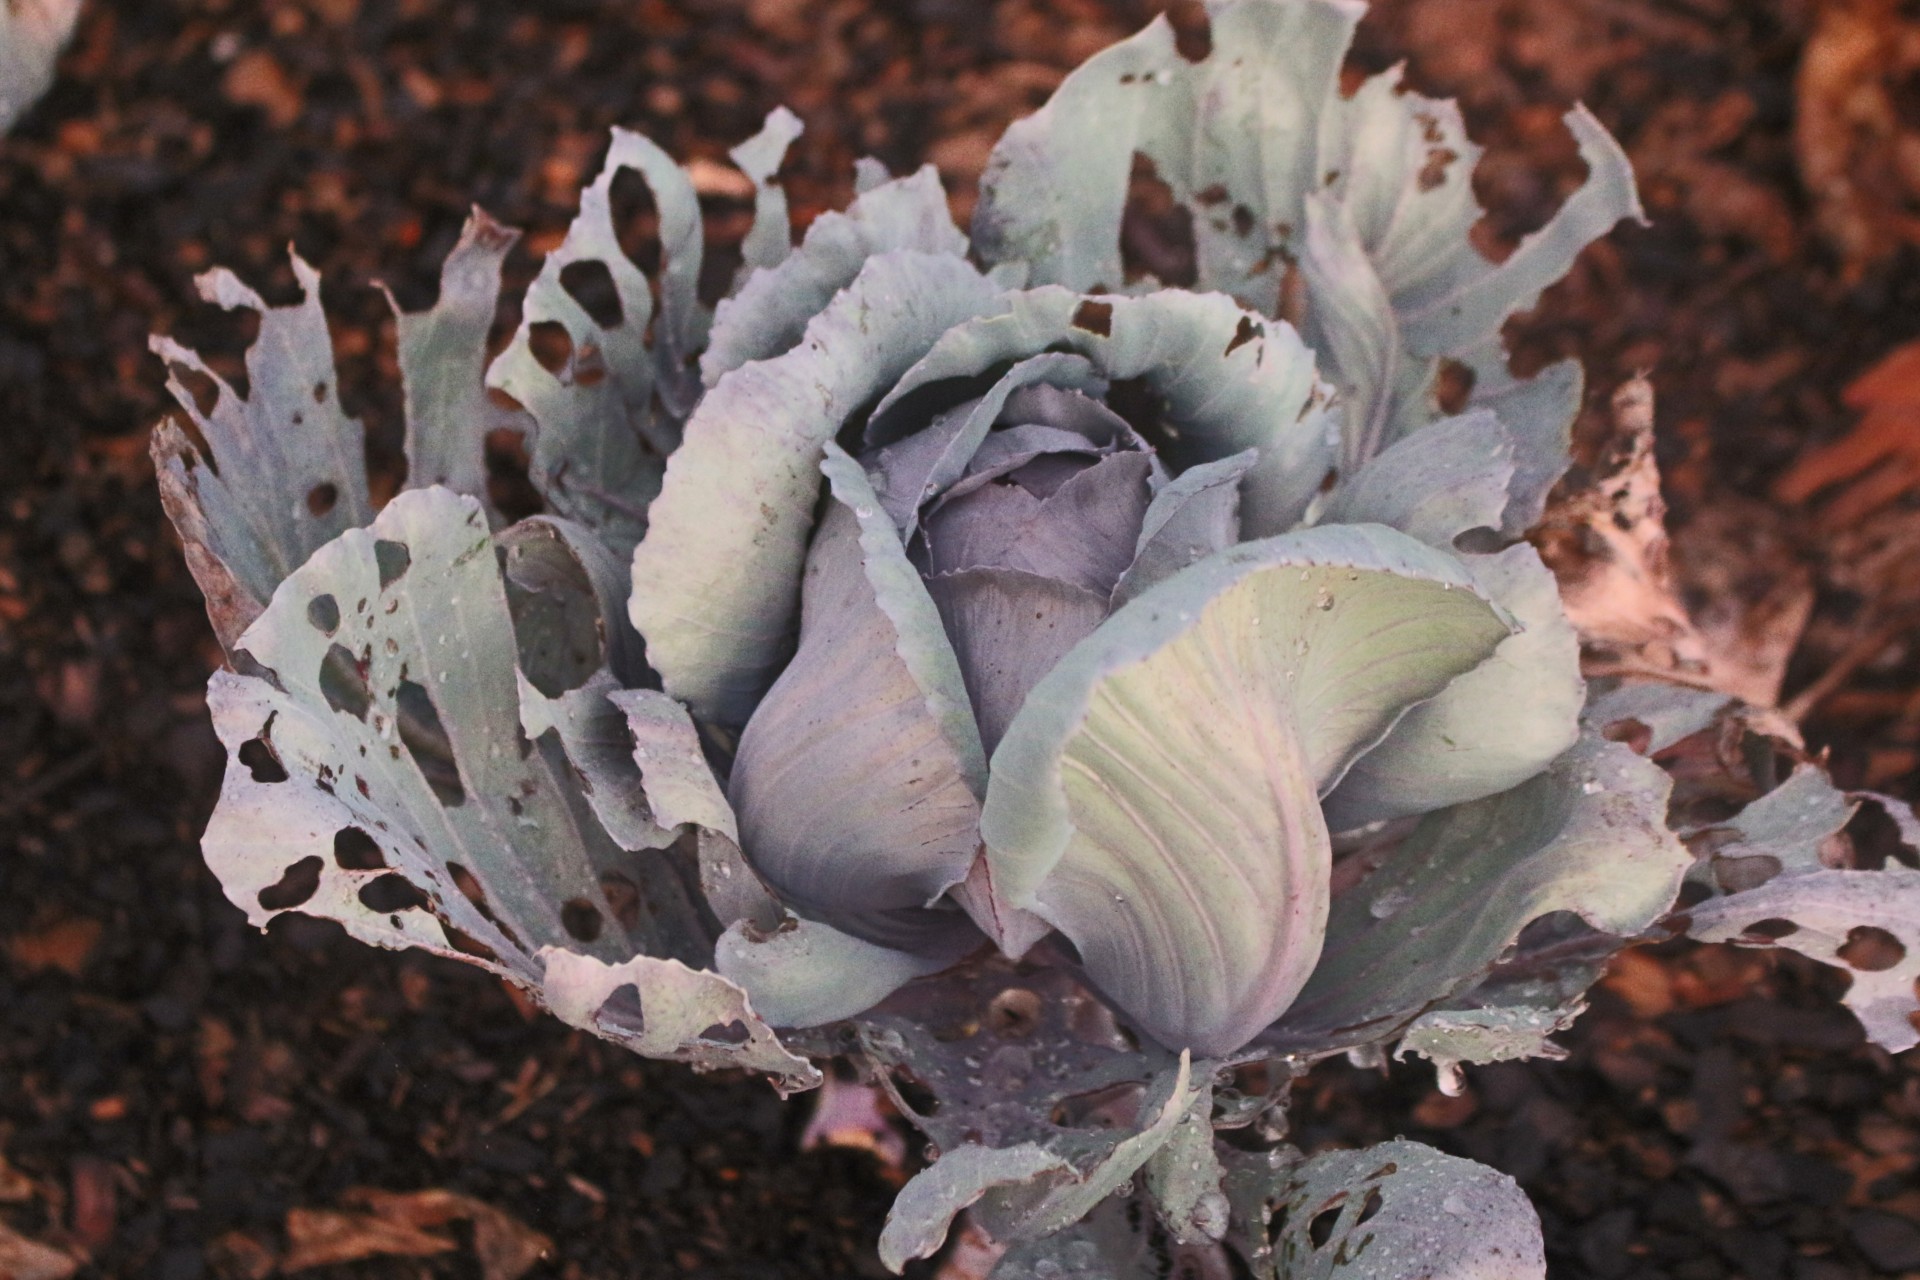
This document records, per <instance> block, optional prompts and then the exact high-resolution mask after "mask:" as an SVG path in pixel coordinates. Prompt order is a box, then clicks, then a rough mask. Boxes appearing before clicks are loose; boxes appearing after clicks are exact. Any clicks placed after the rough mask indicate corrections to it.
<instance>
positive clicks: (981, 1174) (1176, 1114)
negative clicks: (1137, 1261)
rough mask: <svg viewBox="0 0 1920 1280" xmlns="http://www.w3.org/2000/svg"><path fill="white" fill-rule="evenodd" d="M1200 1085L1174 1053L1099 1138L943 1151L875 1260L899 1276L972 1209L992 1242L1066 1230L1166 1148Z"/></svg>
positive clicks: (914, 1186)
mask: <svg viewBox="0 0 1920 1280" xmlns="http://www.w3.org/2000/svg"><path fill="white" fill-rule="evenodd" d="M1196 1077H1197V1078H1196ZM1206 1077H1207V1073H1206V1072H1205V1071H1195V1070H1194V1068H1193V1064H1191V1063H1190V1061H1189V1059H1188V1056H1187V1055H1186V1054H1184V1053H1183V1054H1182V1055H1181V1056H1180V1061H1179V1064H1178V1065H1177V1066H1175V1067H1174V1068H1173V1069H1171V1070H1169V1071H1166V1072H1164V1073H1162V1074H1161V1075H1160V1076H1159V1077H1158V1078H1157V1079H1155V1080H1154V1082H1153V1084H1152V1085H1151V1086H1150V1087H1149V1088H1148V1090H1147V1093H1146V1096H1145V1097H1144V1098H1143V1099H1142V1102H1141V1107H1140V1116H1139V1120H1138V1122H1137V1124H1136V1125H1135V1126H1133V1127H1132V1128H1131V1129H1130V1131H1129V1130H1123V1131H1120V1132H1109V1133H1108V1134H1107V1135H1106V1136H1105V1138H1104V1140H1100V1141H1095V1142H1091V1143H1072V1142H1070V1141H1057V1142H1053V1143H1042V1142H1025V1143H1021V1144H1019V1145H1018V1146H1013V1147H988V1146H983V1145H980V1144H978V1143H968V1144H965V1145H962V1146H958V1147H955V1148H954V1149H952V1150H950V1151H948V1152H946V1153H945V1154H944V1155H942V1156H941V1157H940V1158H939V1159H938V1160H936V1161H935V1162H934V1163H933V1165H932V1166H931V1167H929V1168H927V1169H925V1170H923V1171H922V1172H921V1173H919V1174H917V1175H915V1177H914V1179H913V1180H912V1181H911V1182H909V1183H908V1184H907V1185H906V1187H905V1188H904V1189H903V1190H902V1191H901V1192H900V1196H899V1198H898V1199H896V1200H895V1201H894V1204H893V1208H892V1209H891V1210H889V1211H888V1213H887V1225H886V1227H885V1229H884V1230H883V1231H882V1232H881V1234H880V1260H881V1261H882V1262H883V1263H885V1264H886V1266H887V1267H888V1268H889V1269H890V1270H892V1271H895V1272H898V1271H900V1270H901V1269H902V1268H903V1267H904V1266H905V1265H906V1264H907V1263H908V1262H909V1261H911V1260H912V1259H914V1258H924V1257H928V1256H930V1255H931V1254H933V1253H934V1252H935V1251H936V1250H938V1249H939V1247H940V1245H941V1242H942V1241H943V1240H945V1239H946V1235H947V1229H948V1227H949V1226H950V1225H951V1224H952V1221H953V1218H954V1216H955V1215H956V1214H958V1213H959V1212H960V1211H961V1210H962V1209H965V1208H967V1207H968V1206H970V1205H978V1208H977V1209H976V1212H977V1213H978V1214H979V1215H980V1217H981V1220H982V1223H983V1225H984V1226H985V1227H986V1228H987V1231H988V1232H989V1234H991V1235H992V1236H994V1238H996V1239H999V1240H1010V1241H1011V1240H1032V1239H1037V1238H1040V1237H1042V1236H1047V1235H1051V1234H1052V1233H1053V1232H1056V1231H1060V1230H1062V1229H1064V1228H1066V1227H1069V1226H1071V1225H1072V1224H1073V1223H1075V1222H1078V1221H1079V1220H1080V1219H1081V1218H1083V1217H1085V1216H1086V1215H1087V1214H1088V1213H1090V1212H1091V1211H1092V1210H1093V1209H1094V1207H1095V1206H1097V1205H1098V1204H1099V1203H1100V1202H1101V1201H1102V1200H1104V1199H1106V1198H1107V1197H1108V1196H1109V1195H1111V1194H1112V1193H1113V1192H1114V1190H1115V1189H1117V1188H1118V1187H1119V1186H1120V1184H1121V1183H1123V1182H1125V1181H1127V1180H1128V1179H1129V1178H1131V1177H1133V1175H1134V1174H1135V1173H1137V1172H1138V1171H1139V1170H1140V1168H1141V1166H1143V1165H1145V1164H1146V1162H1147V1161H1148V1160H1149V1159H1150V1158H1151V1157H1152V1156H1153V1154H1154V1153H1155V1152H1156V1151H1158V1150H1160V1149H1161V1148H1162V1147H1163V1146H1165V1145H1166V1143H1167V1141H1168V1139H1169V1138H1171V1137H1172V1136H1173V1133H1174V1131H1175V1129H1176V1128H1177V1127H1178V1126H1179V1124H1180V1122H1181V1120H1182V1119H1183V1118H1184V1117H1185V1116H1186V1115H1187V1114H1188V1113H1189V1112H1190V1111H1192V1109H1193V1108H1194V1106H1195V1103H1196V1100H1197V1099H1198V1098H1199V1097H1200V1096H1203V1095H1204V1094H1206V1093H1207V1092H1208V1083H1207V1078H1206ZM1076 1147H1077V1148H1079V1149H1076Z"/></svg>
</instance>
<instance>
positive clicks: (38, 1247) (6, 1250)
mask: <svg viewBox="0 0 1920 1280" xmlns="http://www.w3.org/2000/svg"><path fill="white" fill-rule="evenodd" d="M79 1269H80V1263H79V1260H78V1259H76V1258H74V1257H73V1256H72V1255H70V1254H66V1253H62V1252H61V1251H60V1250H58V1249H52V1248H48V1247H47V1246H46V1245H44V1244H38V1243H36V1242H34V1241H32V1240H29V1239H27V1238H26V1237H25V1236H23V1235H21V1234H19V1233H18V1232H16V1231H14V1230H13V1229H12V1228H10V1227H8V1226H7V1224H6V1223H4V1222H0V1280H67V1277H68V1276H70V1275H72V1274H73V1273H74V1272H76V1271H78V1270H79Z"/></svg>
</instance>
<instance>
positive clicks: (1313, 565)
mask: <svg viewBox="0 0 1920 1280" xmlns="http://www.w3.org/2000/svg"><path fill="white" fill-rule="evenodd" d="M1507 635H1508V626H1507V624H1506V622H1505V621H1504V620H1503V617H1502V615H1501V614H1500V612H1499V611H1498V610H1497V609H1496V608H1495V607H1494V606H1492V605H1490V604H1489V603H1488V602H1487V601H1486V600H1484V599H1483V598H1482V597H1481V596H1480V595H1479V594H1477V593H1476V591H1475V590H1474V588H1473V586H1472V584H1471V583H1470V582H1469V580H1468V578H1467V575H1466V574H1465V573H1464V571H1463V570H1462V569H1461V567H1460V565H1459V563H1458V562H1457V561H1455V560H1453V559H1452V558H1451V557H1448V556H1444V555H1441V554H1439V553H1437V552H1434V551H1432V550H1430V549H1429V548H1427V547H1424V546H1422V545H1421V544H1419V543H1417V542H1414V541H1413V540H1412V539H1410V538H1407V537H1405V536H1404V535H1401V534H1397V533H1394V532H1393V531H1391V530H1387V529H1384V528H1380V527H1378V526H1346V527H1340V528H1324V529H1311V530H1306V531H1304V532H1301V533H1297V534H1291V535H1285V536H1282V537H1279V538H1272V539H1267V540H1265V541H1262V542H1254V543H1245V544H1242V545H1240V546H1237V547H1234V548H1232V549H1230V550H1228V551H1225V552H1222V553H1220V554H1218V555H1216V556H1213V557H1211V558H1209V559H1207V560H1204V561H1201V562H1200V563H1199V564H1196V565H1194V566H1192V567H1190V568H1188V569H1186V570H1183V571H1182V572H1181V573H1178V574H1176V575H1174V576H1173V577H1172V578H1169V579H1167V580H1166V581H1165V582H1163V583H1161V584H1160V585H1159V586H1157V587H1155V588H1153V589H1152V590H1150V591H1148V592H1147V593H1145V594H1144V595H1142V596H1140V597H1139V598H1137V599H1135V600H1134V601H1132V602H1131V603H1130V604H1128V605H1127V606H1126V607H1125V608H1123V609H1121V610H1120V611H1119V612H1118V613H1116V614H1115V615H1114V616H1113V617H1112V618H1111V619H1109V620H1108V622H1107V623H1106V624H1105V625H1104V626H1103V627H1101V628H1100V630H1099V631H1097V632H1095V633H1094V634H1093V635H1092V636H1091V637H1089V638H1088V639H1087V640H1085V641H1083V642H1082V643H1081V644H1080V645H1079V646H1077V647H1076V648H1075V649H1074V650H1073V651H1072V652H1070V653H1069V654H1068V655H1067V656H1066V658H1064V659H1063V660H1062V661H1061V663H1060V665H1059V666H1057V667H1056V668H1055V669H1054V670H1053V672H1051V673H1050V674H1049V675H1048V676H1047V677H1046V678H1045V679H1044V680H1042V681H1041V682H1040V684H1039V685H1038V686H1036V687H1035V688H1034V690H1033V692H1032V693H1031V694H1030V695H1029V696H1028V699H1027V702H1026V705H1025V706H1024V707H1023V708H1022V709H1021V711H1020V714H1019V715H1018V716H1016V717H1015V719H1014V722H1013V724H1012V726H1011V727H1010V728H1009V729H1008V731H1007V735H1006V737H1005V738H1003V739H1002V740H1001V743H1000V746H999V748H998V749H997V750H996V751H995V753H994V757H993V762H992V769H991V773H990V778H989V782H988V788H987V800H986V804H985V807H984V810H983V815H982V822H981V834H982V836H983V837H984V838H985V841H986V845H987V861H988V865H989V867H990V868H991V870H992V874H993V878H994V883H995V886H996V888H997V890H998V892H999V893H1000V894H1001V895H1002V896H1003V898H1004V899H1005V901H1007V902H1008V903H1009V904H1010V905H1012V906H1014V907H1018V908H1023V909H1027V910H1031V911H1032V912H1034V913H1035V914H1037V915H1039V916H1040V917H1041V918H1043V919H1045V920H1047V921H1048V922H1050V923H1052V924H1053V925H1055V926H1056V927H1057V928H1059V929H1060V930H1061V931H1062V932H1063V933H1065V934H1066V935H1067V936H1068V937H1069V938H1070V939H1071V940H1072V941H1073V943H1074V945H1075V946H1076V947H1077V948H1078V949H1079V952H1080V955H1081V957H1082V958H1083V960H1084V962H1085V964H1086V966H1087V971H1088V972H1089V973H1090V974H1091V975H1092V977H1093V979H1094V981H1095V982H1097V983H1098V984H1099V985H1100V986H1101V988H1102V989H1103V990H1104V991H1106V992H1107V994H1108V995H1110V996H1111V997H1112V998H1113V999H1114V1000H1115V1002H1116V1003H1117V1004H1119V1005H1120V1007H1121V1008H1123V1009H1125V1010H1127V1012H1128V1013H1129V1015H1131V1016H1132V1017H1133V1018H1134V1019H1135V1020H1136V1021H1137V1022H1138V1023H1139V1024H1140V1025H1141V1026H1142V1027H1143V1028H1144V1029H1145V1030H1146V1031H1147V1032H1149V1033H1150V1034H1152V1035H1153V1036H1154V1037H1155V1038H1157V1039H1158V1040H1160V1041H1161V1043H1163V1044H1166V1045H1169V1046H1191V1047H1193V1048H1194V1049H1195V1050H1196V1051H1198V1052H1202V1053H1208V1054H1219V1053H1227V1052H1231V1051H1232V1050H1234V1049H1237V1048H1239V1047H1240V1046H1241V1045H1242V1044H1244V1043H1245V1042H1246V1041H1247V1040H1248V1039H1250V1038H1251V1037H1252V1036H1253V1035H1254V1034H1255V1033H1256V1032H1257V1031H1259V1030H1260V1029H1261V1028H1262V1027H1264V1026H1266V1025H1267V1024H1268V1023H1269V1022H1271V1021H1272V1020H1273V1019H1274V1018H1275V1017H1276V1016H1278V1015H1279V1014H1280V1012H1281V1011H1282V1010H1284V1009H1285V1008H1286V1007H1287V1005H1288V1004H1289V1003H1290V1002H1291V1001H1292V999H1293V997H1294V995H1295V994H1296V993H1297V992H1298V991H1299V990H1300V988H1301V985H1302V984H1303V983H1305V982H1306V980H1307V976H1308V974H1309V972H1310V971H1311V969H1312V966H1313V963H1314V961H1315V959H1316V958H1317V957H1318V955H1319V952H1320V935H1321V931H1322V928H1323V923H1324V920H1325V912H1326V910H1327V892H1328V880H1327V874H1328V867H1329V864H1330V861H1331V854H1330V851H1329V846H1328V842H1327V831H1326V826H1325V823H1324V821H1323V820H1322V818H1321V816H1320V806H1319V803H1318V797H1319V793H1320V792H1321V791H1322V790H1323V789H1325V788H1327V787H1329V786H1331V785H1332V784H1333V783H1334V782H1335V781H1337V780H1338V778H1339V777H1340V775H1341V774H1342V773H1343V772H1344V771H1345V769H1346V768H1347V766H1348V765H1349V764H1350V763H1351V761H1352V759H1353V758H1354V756H1355V755H1357V754H1358V753H1360V752H1361V751H1364V750H1365V749H1366V748H1367V747H1369V746H1372V745H1373V744H1374V743H1375V742H1377V741H1378V740H1379V738H1380V737H1381V735H1382V734H1384V733H1385V732H1386V731H1387V730H1388V729H1389V728H1391V727H1392V725H1393V724H1394V722H1395V721H1396V720H1397V719H1399V717H1400V716H1401V715H1402V714H1403V713H1404V712H1405V711H1406V709H1407V708H1408V707H1409V706H1411V705H1413V704H1415V703H1418V702H1421V701H1423V700H1425V699H1428V698H1431V697H1433V696H1434V695H1435V694H1437V693H1439V692H1440V691H1441V690H1442V689H1443V688H1445V687H1446V685H1447V683H1448V682H1449V681H1451V680H1453V679H1454V678H1455V677H1456V676H1459V675H1460V674H1462V673H1463V672H1466V671H1470V670H1472V669H1473V668H1474V667H1475V666H1477V665H1478V664H1479V663H1481V662H1482V661H1484V660H1485V659H1486V658H1487V657H1488V656H1489V655H1490V654H1491V653H1492V652H1493V651H1494V649H1495V648H1496V646H1497V645H1498V644H1499V643H1500V641H1501V640H1503V639H1505V638H1506V636H1507Z"/></svg>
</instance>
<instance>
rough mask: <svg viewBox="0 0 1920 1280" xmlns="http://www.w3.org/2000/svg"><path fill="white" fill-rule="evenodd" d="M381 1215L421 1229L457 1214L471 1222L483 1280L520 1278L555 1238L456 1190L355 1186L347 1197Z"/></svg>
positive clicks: (446, 1221)
mask: <svg viewBox="0 0 1920 1280" xmlns="http://www.w3.org/2000/svg"><path fill="white" fill-rule="evenodd" d="M343 1198H344V1199H345V1200H346V1201H347V1203H349V1204H354V1205H362V1206H365V1207H366V1208H367V1209H368V1210H369V1212H370V1215H371V1216H373V1217H375V1218H378V1219H379V1220H381V1221H384V1222H388V1223H392V1224H394V1225H396V1226H401V1227H405V1228H407V1229H409V1230H416V1231H420V1232H421V1233H422V1234H426V1233H428V1232H430V1231H431V1230H432V1229H434V1228H438V1227H444V1226H446V1225H447V1224H449V1223H451V1222H454V1221H456V1220H459V1219H462V1218H464V1219H467V1220H469V1221H471V1222H472V1223H473V1252H474V1255H475V1257H476V1258H477V1259H478V1261H479V1263H480V1273H481V1275H482V1276H484V1277H485V1280H520V1277H521V1276H523V1275H525V1274H526V1273H527V1272H529V1271H531V1270H532V1269H533V1266H534V1264H535V1263H537V1262H539V1261H540V1259H541V1258H543V1257H545V1256H547V1254H549V1253H550V1252H552V1250H553V1241H552V1240H551V1239H549V1238H548V1237H547V1236H545V1235H543V1234H541V1233H540V1232H538V1231H535V1230H534V1229H533V1228H532V1227H529V1226H528V1225H527V1224H526V1223H524V1222H522V1221H520V1220H519V1219H518V1218H516V1217H514V1216H513V1215H512V1214H510V1213H507V1212H506V1211H504V1210H502V1209H496V1208H495V1207H494V1206H492V1205H490V1204H487V1203H486V1202H485V1201H483V1200H476V1199H474V1198H473V1197H472V1196H464V1195H461V1194H460V1193H458V1192H455V1191H447V1190H443V1189H440V1188H434V1189H430V1190H426V1191H382V1190H379V1189H378V1188H375V1187H356V1188H354V1189H353V1190H351V1191H348V1192H347V1193H346V1195H345V1196H344V1197H343Z"/></svg>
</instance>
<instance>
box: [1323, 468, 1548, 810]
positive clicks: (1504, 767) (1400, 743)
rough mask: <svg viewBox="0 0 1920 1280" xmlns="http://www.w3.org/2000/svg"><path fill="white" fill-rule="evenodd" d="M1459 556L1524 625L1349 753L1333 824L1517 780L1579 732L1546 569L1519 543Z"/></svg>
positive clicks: (1478, 793) (1473, 795)
mask: <svg viewBox="0 0 1920 1280" xmlns="http://www.w3.org/2000/svg"><path fill="white" fill-rule="evenodd" d="M1418 438H1419V437H1418V436H1416V437H1414V439H1416V440H1417V439H1418ZM1463 559H1464V561H1465V563H1466V565H1467V567H1468V569H1469V571H1470V572H1471V573H1472V575H1473V580H1474V582H1475V583H1476V584H1477V585H1478V586H1479V588H1480V590H1481V591H1483V592H1484V593H1485V594H1486V595H1487V597H1488V598H1489V599H1492V600H1494V601H1496V602H1497V603H1498V604H1500V605H1501V607H1503V608H1505V609H1506V610H1507V611H1508V612H1509V613H1511V614H1512V615H1513V617H1514V618H1515V619H1516V620H1517V621H1518V622H1519V624H1520V626H1521V628H1522V629H1521V630H1520V631H1518V632H1517V633H1516V634H1514V635H1511V636H1508V637H1507V638H1506V639H1505V640H1503V641H1501V642H1500V647H1499V648H1498V649H1496V650H1495V651H1494V654H1493V657H1492V658H1491V659H1490V660H1488V661H1487V662H1485V663H1482V664H1481V665H1480V666H1479V667H1477V668H1475V669H1474V670H1472V671H1469V672H1467V673H1466V674H1465V675H1462V676H1461V677H1460V678H1459V679H1458V680H1455V681H1454V682H1453V683H1452V684H1450V685H1448V686H1447V688H1446V689H1445V690H1443V691H1442V692H1441V693H1440V694H1439V695H1438V696H1437V697H1435V698H1434V699H1433V700H1432V701H1430V702H1427V703H1424V704H1423V705H1421V706H1418V707H1415V708H1413V709H1412V710H1411V711H1409V712H1407V715H1406V718H1405V719H1403V720H1401V721H1400V723H1399V724H1397V725H1395V726H1394V727H1393V731H1392V732H1391V733H1389V734H1387V736H1386V737H1385V738H1384V739H1383V740H1382V741H1381V742H1380V744H1379V745H1378V746H1376V747H1374V748H1373V749H1372V750H1371V751H1369V752H1367V753H1366V754H1365V755H1363V756H1361V757H1360V758H1359V759H1358V760H1356V761H1355V762H1354V765H1353V768H1352V769H1351V770H1350V771H1349V772H1348V773H1347V776H1346V777H1345V778H1343V779H1342V780H1341V782H1340V785H1339V786H1338V787H1336V788H1334V790H1333V791H1332V793H1331V794H1329V795H1328V796H1327V798H1326V815H1327V822H1328V823H1329V824H1330V825H1331V826H1332V827H1333V829H1334V830H1336V831H1343V830H1349V829H1352V828H1354V827H1359V826H1363V825H1365V824H1366V823H1369V822H1376V821H1379V820H1380V819H1383V818H1398V817H1406V816H1409V815H1412V814H1418V813H1430V812H1432V811H1434V810H1436V809H1441V808H1445V807H1446V806H1448V805H1452V804H1460V803H1462V802H1463V801H1468V800H1479V799H1482V798H1483V797H1486V796H1490V795H1494V794H1496V793H1498V792H1501V791H1505V790H1507V789H1508V788H1510V787H1516V786H1518V785H1520V784H1521V783H1522V782H1525V781H1526V780H1527V779H1528V778H1531V777H1533V776H1534V775H1535V774H1537V773H1539V772H1540V771H1541V770H1542V769H1544V768H1546V767H1547V765H1548V764H1550V763H1552V761H1553V760H1554V758H1555V757H1556V756H1558V755H1560V754H1561V753H1562V752H1563V751H1565V750H1567V749H1568V748H1569V747H1571V746H1572V745H1573V744H1574V740H1575V739H1576V738H1578V737H1579V736H1580V709H1581V706H1582V704H1583V703H1584V702H1585V700H1586V684H1585V682H1584V681H1582V680H1581V678H1580V639H1579V637H1578V636H1577V635H1575V634H1574V630H1573V624H1572V623H1570V622H1568V621H1567V617H1566V614H1565V613H1564V612H1563V611H1562V610H1561V608H1560V592H1559V589H1558V587H1557V585H1556V584H1555V582H1554V577H1553V573H1552V571H1551V570H1549V569H1548V568H1547V567H1546V566H1545V565H1544V564H1542V563H1541V562H1540V555H1539V553H1538V552H1536V551H1535V550H1534V549H1533V548H1532V547H1531V546H1529V545H1527V544H1526V543H1520V544H1518V545H1516V546H1512V547H1508V548H1507V549H1506V550H1505V551H1502V552H1501V553H1500V554H1498V555H1492V556H1466V557H1463Z"/></svg>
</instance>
